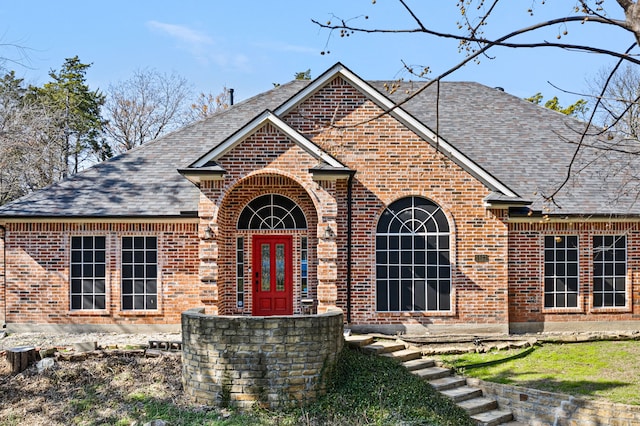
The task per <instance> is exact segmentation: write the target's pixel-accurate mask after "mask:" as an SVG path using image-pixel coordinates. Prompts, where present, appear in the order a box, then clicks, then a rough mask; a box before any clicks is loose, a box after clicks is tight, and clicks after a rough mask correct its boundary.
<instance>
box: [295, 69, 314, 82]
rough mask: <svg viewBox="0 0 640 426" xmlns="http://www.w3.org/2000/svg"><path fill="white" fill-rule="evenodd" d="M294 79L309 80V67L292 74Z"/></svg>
mask: <svg viewBox="0 0 640 426" xmlns="http://www.w3.org/2000/svg"><path fill="white" fill-rule="evenodd" d="M293 77H294V78H295V79H296V80H311V68H309V69H307V70H306V71H300V72H297V73H295V74H294V76H293Z"/></svg>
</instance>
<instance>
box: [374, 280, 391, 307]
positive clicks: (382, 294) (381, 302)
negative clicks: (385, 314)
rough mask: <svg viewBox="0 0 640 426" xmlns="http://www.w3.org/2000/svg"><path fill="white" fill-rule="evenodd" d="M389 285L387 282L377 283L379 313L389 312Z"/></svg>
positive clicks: (379, 281)
mask: <svg viewBox="0 0 640 426" xmlns="http://www.w3.org/2000/svg"><path fill="white" fill-rule="evenodd" d="M387 285H388V282H387V281H386V280H378V281H377V282H376V310H378V311H388V310H389V305H388V303H387V297H388V294H389V293H388V291H387Z"/></svg>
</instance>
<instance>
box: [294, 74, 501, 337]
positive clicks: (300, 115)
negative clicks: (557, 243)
mask: <svg viewBox="0 0 640 426" xmlns="http://www.w3.org/2000/svg"><path fill="white" fill-rule="evenodd" d="M380 112H381V110H380V108H379V107H377V106H376V105H374V104H373V103H372V102H370V101H367V100H366V99H365V97H364V96H363V95H362V94H361V93H360V92H358V91H357V90H356V89H354V88H353V87H352V86H350V85H349V84H348V83H347V82H345V81H344V80H342V79H341V78H337V79H335V80H334V81H333V82H331V83H330V84H329V85H328V86H326V87H325V88H323V89H321V90H320V91H319V92H318V93H317V94H316V95H314V96H312V97H311V98H309V99H308V100H306V101H305V102H304V103H302V104H301V105H300V106H299V107H298V108H296V109H294V110H293V111H291V112H290V113H289V114H288V116H286V117H285V121H286V122H287V123H288V124H290V125H291V126H292V127H295V128H297V129H299V130H301V132H302V133H305V134H306V135H307V137H309V138H311V139H312V140H313V141H314V142H315V143H316V144H318V145H319V146H321V147H322V148H323V149H325V150H326V151H328V152H329V153H330V154H332V155H334V156H335V157H336V158H338V159H339V160H340V161H341V162H343V163H344V164H346V165H347V166H348V167H349V168H351V169H354V170H357V173H356V174H355V177H354V184H353V230H352V237H353V240H352V242H353V268H352V283H353V291H352V297H353V298H352V321H353V323H354V324H368V325H371V324H401V323H404V324H412V323H413V324H422V325H430V324H456V323H457V324H465V323H476V324H506V323H507V321H508V317H507V315H508V313H507V310H508V308H507V288H506V281H507V226H506V225H505V224H504V222H502V221H501V219H502V218H501V216H502V215H503V214H504V212H502V211H495V212H492V211H487V210H486V208H485V207H484V205H483V201H482V199H483V198H484V197H485V196H486V195H488V193H489V192H488V189H487V188H486V187H484V186H483V185H482V184H480V183H479V182H478V181H477V180H476V179H475V178H474V177H472V176H471V175H469V174H468V173H467V172H465V171H464V170H463V169H462V168H461V167H459V166H458V165H456V164H455V163H453V162H452V161H451V160H449V159H448V158H446V157H445V156H444V155H443V154H441V153H440V152H438V151H437V150H436V149H434V148H433V147H432V146H431V145H429V144H428V143H427V142H425V141H423V140H422V139H420V138H419V137H417V136H416V135H415V134H413V133H412V132H410V131H409V130H407V129H406V127H405V126H404V125H403V124H401V123H399V122H397V121H396V120H395V119H393V118H392V117H390V116H387V115H384V116H382V117H378V115H379V114H380ZM336 194H337V195H336V202H337V203H338V209H339V212H338V215H337V217H338V224H337V225H338V239H337V243H338V247H339V248H340V249H339V250H340V251H341V255H340V256H339V262H338V272H337V273H338V279H337V282H338V283H340V285H339V286H338V300H339V306H340V307H341V308H342V309H343V310H345V309H346V306H345V305H346V288H345V284H344V283H345V282H346V257H345V256H344V247H345V245H346V182H344V181H342V182H338V183H337V189H336ZM405 196H422V197H426V198H428V199H431V200H432V201H434V202H436V203H437V204H438V205H439V206H441V207H442V209H443V211H444V212H445V214H446V215H447V218H448V220H449V225H450V228H451V247H452V249H451V259H452V262H453V265H452V266H453V287H454V292H455V293H454V305H453V309H452V311H451V312H450V313H433V312H428V313H427V312H420V313H378V312H376V311H375V258H374V255H375V242H374V237H373V236H374V235H375V232H376V224H377V221H378V218H379V217H380V214H381V213H382V211H383V210H384V208H385V207H386V206H387V205H389V204H391V203H392V202H393V201H395V200H397V199H399V198H401V197H405ZM476 254H483V255H487V256H488V257H489V261H488V262H484V263H477V262H476V260H475V255H476Z"/></svg>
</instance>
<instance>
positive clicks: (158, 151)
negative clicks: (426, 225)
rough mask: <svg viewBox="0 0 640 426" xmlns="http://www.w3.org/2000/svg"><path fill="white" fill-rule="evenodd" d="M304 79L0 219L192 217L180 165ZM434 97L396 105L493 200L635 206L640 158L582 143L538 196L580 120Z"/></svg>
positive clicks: (480, 98)
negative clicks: (493, 184) (467, 167)
mask: <svg viewBox="0 0 640 426" xmlns="http://www.w3.org/2000/svg"><path fill="white" fill-rule="evenodd" d="M308 84H309V82H307V81H294V82H291V83H288V84H285V85H282V86H279V87H277V88H274V89H272V90H270V91H268V92H265V93H262V94H260V95H258V96H255V97H253V98H250V99H248V100H246V101H244V102H241V103H238V104H236V105H234V106H232V107H231V108H229V109H228V110H226V111H223V112H220V113H218V114H215V115H213V116H212V117H209V118H207V119H206V120H203V121H199V122H197V123H193V124H191V125H189V126H187V127H185V128H183V129H180V130H178V131H176V132H173V133H171V134H168V135H166V136H163V137H161V138H159V139H157V140H155V141H152V142H149V143H147V144H145V145H143V146H141V147H138V148H136V149H133V150H131V151H129V152H127V153H125V154H122V155H120V156H118V157H115V158H113V159H110V160H108V161H105V162H103V163H100V164H97V165H95V166H94V167H91V168H89V169H87V170H85V171H83V172H81V173H78V174H76V175H74V176H71V177H70V178H68V179H66V180H64V181H61V182H59V183H56V184H54V185H52V186H50V187H48V188H45V189H43V190H40V191H37V192H35V193H33V194H30V195H28V196H26V197H23V198H21V199H19V200H16V201H14V202H12V203H9V204H7V205H5V206H2V207H0V220H1V219H2V218H21V217H22V218H24V217H31V218H47V217H54V218H55V217H57V218H62V217H65V218H74V217H75V218H92V217H102V218H118V217H122V218H132V217H141V218H145V217H154V218H162V217H191V216H193V215H194V214H195V211H196V210H197V206H198V199H199V191H198V188H197V187H196V186H194V185H193V184H192V183H191V182H189V181H188V180H187V179H186V178H185V177H184V176H182V175H181V174H180V173H179V172H178V169H183V168H185V167H188V166H189V165H190V164H192V163H193V162H194V161H195V160H197V159H199V158H201V157H202V156H204V155H205V154H207V153H208V152H209V151H210V150H211V149H212V148H214V147H216V146H217V145H219V144H221V143H223V142H224V141H225V140H227V139H228V138H230V137H231V136H232V135H233V134H234V133H235V132H236V131H237V130H238V129H240V128H241V127H242V126H244V125H246V124H247V123H249V122H251V120H253V119H255V118H256V117H257V116H258V115H260V114H261V113H263V112H264V111H266V110H277V108H278V106H280V105H282V104H283V103H285V102H286V101H287V100H289V99H291V98H292V97H294V95H296V94H298V93H299V92H300V91H301V90H303V89H304V88H305V87H307V85H308ZM312 84H313V83H312ZM365 84H370V85H371V87H373V88H375V89H376V90H377V91H378V92H379V93H380V94H381V96H383V97H389V98H390V99H392V100H394V101H399V100H400V99H402V98H404V97H406V96H407V94H408V93H409V94H410V93H412V92H413V91H415V90H417V89H418V88H419V87H420V86H421V85H422V84H424V83H403V84H402V85H401V87H400V88H399V89H398V90H396V91H395V92H394V93H393V94H388V93H387V92H386V90H385V82H382V81H377V82H369V83H365ZM438 96H439V100H438V101H436V99H437V97H436V85H435V84H434V85H432V86H431V87H429V88H428V89H426V90H425V91H423V92H421V93H420V94H419V95H417V96H415V97H414V98H412V99H411V100H410V101H408V102H407V103H405V104H403V105H402V109H403V110H404V111H405V112H406V113H408V114H410V115H411V116H412V117H414V118H415V119H417V120H418V121H420V122H421V123H422V124H424V125H425V126H427V127H428V128H429V129H431V131H433V132H435V133H437V134H438V135H439V136H440V137H441V139H442V140H443V141H446V142H447V143H448V144H450V145H452V146H453V147H455V149H456V150H457V151H458V152H460V153H462V155H463V156H464V157H466V158H467V159H469V160H470V161H471V162H473V163H474V164H475V165H477V166H478V167H479V168H481V169H482V170H483V173H485V172H486V175H487V176H491V177H492V178H495V179H496V180H497V181H499V182H500V183H501V184H503V185H504V187H505V188H509V189H510V190H512V192H513V193H514V194H515V195H516V197H513V196H512V195H510V196H508V197H505V196H504V194H501V193H494V194H493V195H492V197H493V199H494V200H497V201H503V202H506V201H508V200H511V201H512V202H514V203H515V204H517V203H518V202H524V201H529V202H531V203H532V208H534V209H537V210H543V209H545V208H549V210H548V212H550V213H557V214H563V215H595V216H606V215H639V214H640V205H638V203H637V202H636V194H637V193H638V190H637V188H635V187H632V183H633V182H634V180H633V179H631V177H630V176H629V174H630V173H632V172H634V171H635V170H638V169H639V166H640V160H638V159H637V157H636V156H629V155H623V154H621V153H619V152H616V151H615V150H614V151H603V150H595V149H591V148H583V149H581V151H580V153H579V155H578V157H577V159H576V161H575V162H574V163H573V170H574V173H573V174H572V179H571V181H570V182H569V184H568V185H566V186H565V187H564V189H563V190H562V191H561V192H560V193H559V194H558V195H557V196H556V197H555V201H556V203H557V205H553V204H548V203H547V204H545V203H544V199H543V198H542V195H543V194H544V195H548V194H551V193H552V192H553V191H554V190H555V188H557V187H558V186H559V185H560V183H561V182H563V180H564V179H565V176H566V175H567V171H568V167H569V164H571V158H572V156H573V154H574V152H575V148H576V141H578V140H579V137H580V132H581V131H582V128H583V127H584V123H582V122H580V121H578V120H575V119H573V118H570V117H567V116H565V115H563V114H560V113H558V112H555V111H551V110H548V109H546V108H543V107H540V106H537V105H533V104H531V103H529V102H527V101H524V100H522V99H519V98H517V97H515V96H512V95H510V94H508V93H505V92H503V91H501V90H498V89H494V88H489V87H486V86H483V85H481V84H477V83H469V82H444V83H441V84H440V87H439V95H438ZM436 102H437V104H438V108H437V109H436ZM436 111H438V116H437V117H436ZM594 143H602V144H603V143H606V144H609V143H611V142H610V141H605V142H593V141H591V140H587V144H588V145H589V144H594ZM622 166H624V167H622ZM356 177H357V175H356Z"/></svg>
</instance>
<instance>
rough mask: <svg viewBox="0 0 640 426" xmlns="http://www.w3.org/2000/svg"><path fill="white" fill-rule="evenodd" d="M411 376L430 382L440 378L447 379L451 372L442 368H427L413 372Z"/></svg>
mask: <svg viewBox="0 0 640 426" xmlns="http://www.w3.org/2000/svg"><path fill="white" fill-rule="evenodd" d="M411 374H415V375H416V376H418V377H420V378H421V379H424V380H427V381H430V380H435V379H440V378H441V377H447V376H450V375H451V370H450V369H448V368H442V367H428V368H422V369H420V370H414V371H412V372H411Z"/></svg>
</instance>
